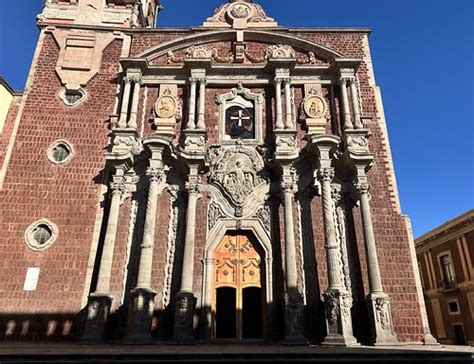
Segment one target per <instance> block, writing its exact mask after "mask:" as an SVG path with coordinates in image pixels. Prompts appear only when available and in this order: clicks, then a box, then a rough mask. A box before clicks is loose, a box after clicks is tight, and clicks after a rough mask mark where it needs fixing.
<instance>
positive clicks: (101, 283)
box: [81, 169, 125, 342]
mask: <svg viewBox="0 0 474 364" xmlns="http://www.w3.org/2000/svg"><path fill="white" fill-rule="evenodd" d="M123 172H124V171H123V170H121V169H118V170H117V173H116V174H115V176H114V177H113V181H112V183H111V184H110V196H111V202H110V211H109V218H108V220H107V230H106V233H105V239H104V247H103V249H102V257H101V260H100V268H99V276H98V281H97V287H96V290H95V292H94V293H91V294H90V296H89V301H88V304H87V319H86V325H85V328H84V335H83V337H82V339H81V340H82V341H89V342H96V341H103V340H104V339H105V325H106V323H107V320H108V318H109V315H110V308H111V304H112V300H113V296H112V294H111V293H110V279H111V274H112V263H113V256H114V248H115V239H116V236H117V225H118V219H119V212H120V205H121V203H122V196H123V194H124V192H125V185H124V182H125V181H124V176H123V174H124V173H123Z"/></svg>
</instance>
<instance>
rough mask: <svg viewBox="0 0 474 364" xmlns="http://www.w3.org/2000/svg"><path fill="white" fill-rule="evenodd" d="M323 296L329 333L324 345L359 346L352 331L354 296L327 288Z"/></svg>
mask: <svg viewBox="0 0 474 364" xmlns="http://www.w3.org/2000/svg"><path fill="white" fill-rule="evenodd" d="M323 296H324V307H325V311H326V322H327V331H328V334H327V335H326V337H325V338H324V341H323V343H322V345H328V346H359V345H360V344H359V343H358V342H357V340H356V338H355V337H354V335H353V332H352V317H351V307H352V297H351V296H350V295H349V294H348V293H347V292H341V291H339V290H327V291H326V292H325V293H324V294H323Z"/></svg>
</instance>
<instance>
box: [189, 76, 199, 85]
mask: <svg viewBox="0 0 474 364" xmlns="http://www.w3.org/2000/svg"><path fill="white" fill-rule="evenodd" d="M200 80H201V77H197V76H191V77H189V83H190V84H197V83H198V82H200Z"/></svg>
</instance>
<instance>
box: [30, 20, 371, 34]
mask: <svg viewBox="0 0 474 364" xmlns="http://www.w3.org/2000/svg"><path fill="white" fill-rule="evenodd" d="M37 25H38V27H39V28H45V27H48V26H52V27H57V28H67V29H85V30H97V31H104V32H111V31H112V32H113V31H120V32H124V33H134V34H136V33H144V34H155V33H156V34H159V33H179V32H183V33H190V32H193V31H195V32H198V31H200V32H205V31H209V30H210V29H209V28H204V27H202V26H195V27H192V26H191V27H188V28H184V27H163V28H160V27H159V28H127V27H120V26H116V27H113V26H104V25H81V24H63V23H55V22H47V21H38V22H37ZM224 29H225V30H229V29H228V28H222V30H224ZM212 30H213V31H215V30H219V28H212ZM253 30H271V31H274V32H290V33H300V32H304V33H362V34H370V33H371V32H372V29H371V28H351V27H349V28H344V27H337V28H329V27H324V28H310V27H292V28H289V27H276V28H254V29H253Z"/></svg>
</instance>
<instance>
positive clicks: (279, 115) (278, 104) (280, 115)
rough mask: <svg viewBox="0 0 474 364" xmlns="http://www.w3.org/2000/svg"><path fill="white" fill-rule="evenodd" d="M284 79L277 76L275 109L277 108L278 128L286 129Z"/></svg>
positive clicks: (276, 124)
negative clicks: (282, 96)
mask: <svg viewBox="0 0 474 364" xmlns="http://www.w3.org/2000/svg"><path fill="white" fill-rule="evenodd" d="M282 82H283V80H282V79H281V78H279V77H277V78H275V109H276V122H275V128H276V129H284V128H285V125H284V124H283V107H282V103H281V102H282V100H281V83H282Z"/></svg>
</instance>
